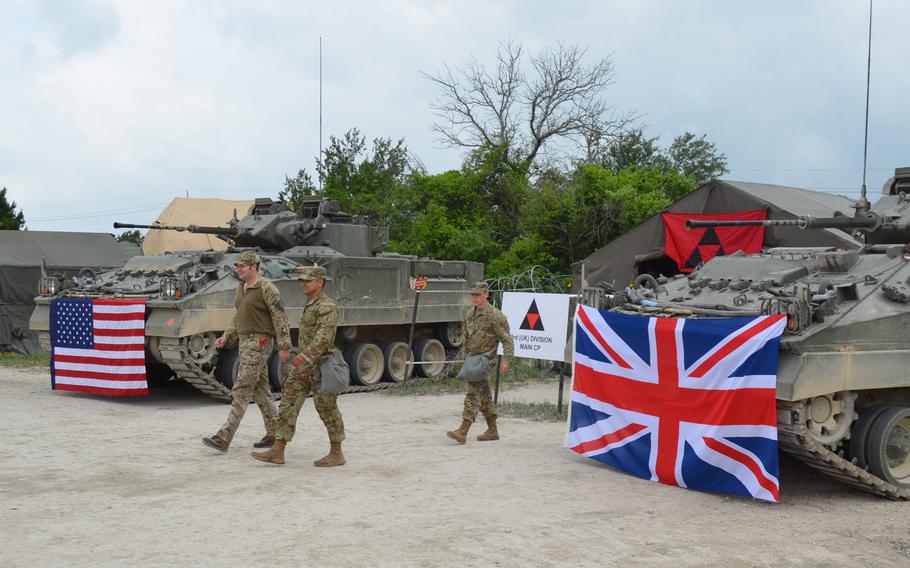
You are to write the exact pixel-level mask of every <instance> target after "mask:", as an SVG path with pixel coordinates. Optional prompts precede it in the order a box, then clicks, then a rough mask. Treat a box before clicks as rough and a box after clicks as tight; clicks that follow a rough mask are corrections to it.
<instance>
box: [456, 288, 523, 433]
mask: <svg viewBox="0 0 910 568" xmlns="http://www.w3.org/2000/svg"><path fill="white" fill-rule="evenodd" d="M481 285H483V291H482V292H474V290H475V289H479V287H480V286H481ZM486 292H487V288H486V284H485V283H483V282H475V283H474V284H473V285H472V286H471V293H475V294H477V293H480V294H483V293H486ZM461 329H462V334H463V335H464V347H463V348H462V351H463V353H467V354H469V355H475V354H480V355H486V356H487V357H489V358H491V359H492V358H494V357H495V356H496V346H497V344H499V343H500V342H501V343H502V351H503V361H504V362H505V363H506V364H509V365H511V364H512V358H513V357H514V356H515V345H514V344H513V343H512V334H511V333H510V331H509V320H508V319H506V316H505V314H503V313H502V312H501V311H499V310H497V309H496V308H495V307H493V306H492V305H490V304H486V305H485V306H484V307H482V308H478V307H476V306H472V307H470V308H468V311H467V313H466V315H465V317H464V321H463V322H462V326H461ZM466 384H467V392H466V394H465V397H464V413H463V414H462V418H464V419H465V420H467V421H469V422H474V420H475V419H476V418H477V410H478V408H479V410H480V412H481V413H482V414H483V416H484V418H496V407H495V406H493V396H492V395H491V393H490V381H489V379H484V380H482V381H479V382H474V383H466Z"/></svg>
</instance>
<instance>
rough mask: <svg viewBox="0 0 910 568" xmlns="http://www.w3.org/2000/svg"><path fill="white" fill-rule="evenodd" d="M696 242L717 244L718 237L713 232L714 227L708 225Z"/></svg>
mask: <svg viewBox="0 0 910 568" xmlns="http://www.w3.org/2000/svg"><path fill="white" fill-rule="evenodd" d="M698 244H700V245H719V244H720V238H718V236H717V233H716V232H714V227H708V228H707V229H705V234H703V235H702V236H701V239H699V241H698Z"/></svg>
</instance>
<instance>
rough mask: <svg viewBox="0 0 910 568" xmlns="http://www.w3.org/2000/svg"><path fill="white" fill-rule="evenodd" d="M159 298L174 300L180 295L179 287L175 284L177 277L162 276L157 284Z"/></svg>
mask: <svg viewBox="0 0 910 568" xmlns="http://www.w3.org/2000/svg"><path fill="white" fill-rule="evenodd" d="M159 290H160V291H161V298H162V299H164V300H176V299H177V298H179V297H180V288H179V287H178V286H177V279H176V278H174V277H172V276H169V277H167V278H162V279H161V283H160V284H159Z"/></svg>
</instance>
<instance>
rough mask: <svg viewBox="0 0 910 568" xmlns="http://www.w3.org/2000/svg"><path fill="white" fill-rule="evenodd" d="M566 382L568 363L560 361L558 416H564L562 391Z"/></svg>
mask: <svg viewBox="0 0 910 568" xmlns="http://www.w3.org/2000/svg"><path fill="white" fill-rule="evenodd" d="M565 382H566V365H565V363H562V362H560V363H559V398H558V399H557V401H556V416H562V391H563V385H564V384H565Z"/></svg>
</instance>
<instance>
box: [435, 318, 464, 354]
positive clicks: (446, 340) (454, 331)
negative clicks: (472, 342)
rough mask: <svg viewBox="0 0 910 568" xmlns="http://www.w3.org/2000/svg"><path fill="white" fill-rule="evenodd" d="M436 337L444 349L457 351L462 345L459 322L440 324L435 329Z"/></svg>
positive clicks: (462, 339) (462, 338)
mask: <svg viewBox="0 0 910 568" xmlns="http://www.w3.org/2000/svg"><path fill="white" fill-rule="evenodd" d="M437 335H438V336H439V340H440V341H442V344H443V346H444V347H445V348H446V349H458V348H459V347H461V344H462V343H464V337H462V335H461V322H460V321H449V322H446V323H444V324H441V325H440V326H439V327H438V328H437Z"/></svg>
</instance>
